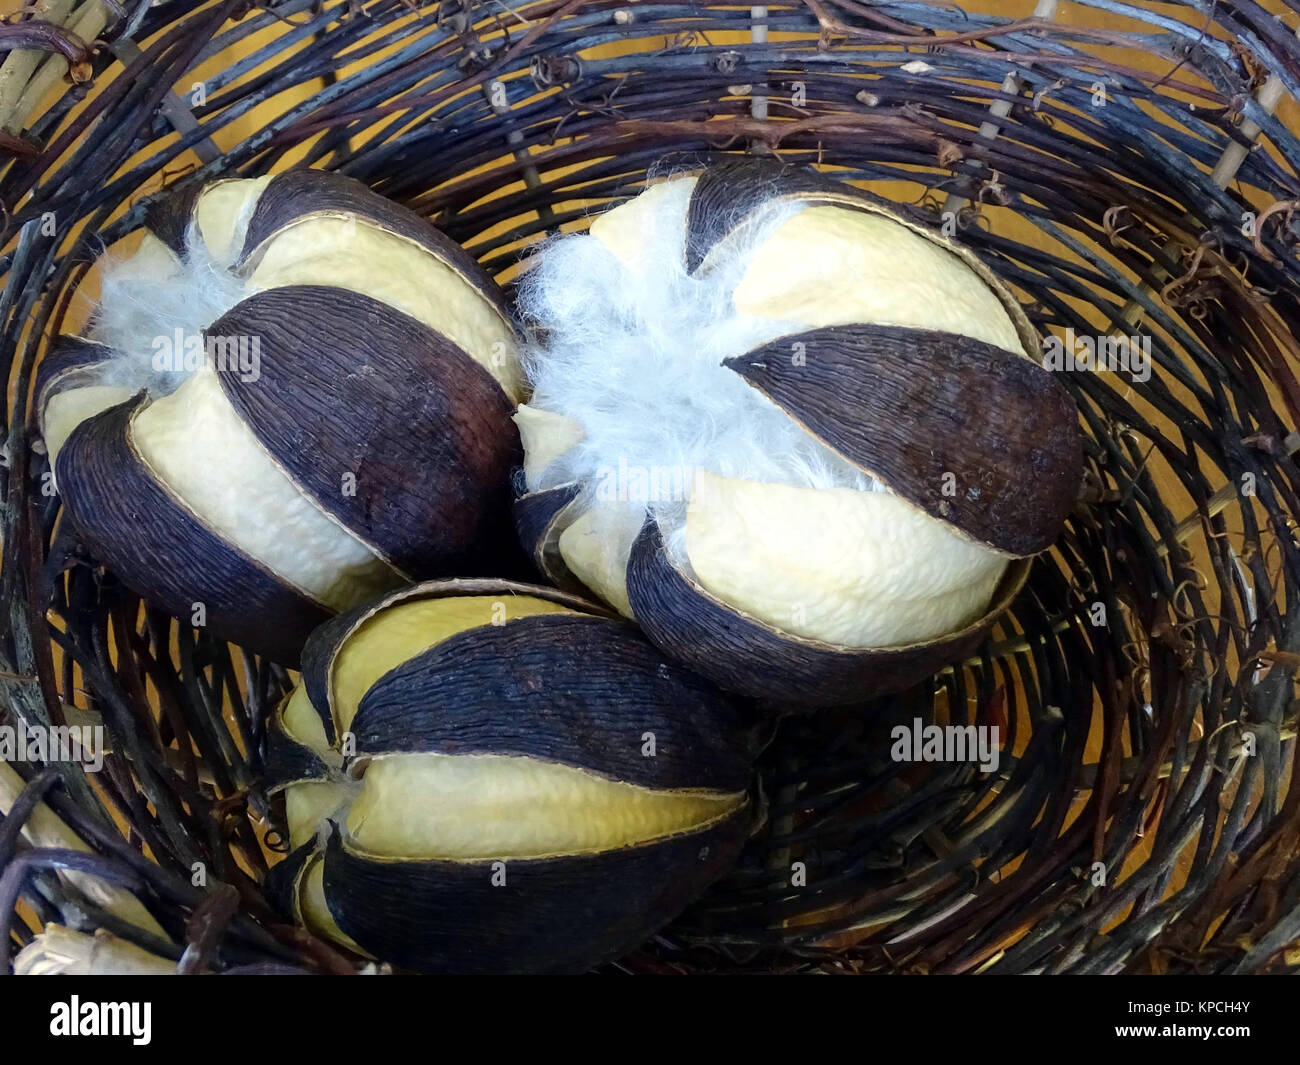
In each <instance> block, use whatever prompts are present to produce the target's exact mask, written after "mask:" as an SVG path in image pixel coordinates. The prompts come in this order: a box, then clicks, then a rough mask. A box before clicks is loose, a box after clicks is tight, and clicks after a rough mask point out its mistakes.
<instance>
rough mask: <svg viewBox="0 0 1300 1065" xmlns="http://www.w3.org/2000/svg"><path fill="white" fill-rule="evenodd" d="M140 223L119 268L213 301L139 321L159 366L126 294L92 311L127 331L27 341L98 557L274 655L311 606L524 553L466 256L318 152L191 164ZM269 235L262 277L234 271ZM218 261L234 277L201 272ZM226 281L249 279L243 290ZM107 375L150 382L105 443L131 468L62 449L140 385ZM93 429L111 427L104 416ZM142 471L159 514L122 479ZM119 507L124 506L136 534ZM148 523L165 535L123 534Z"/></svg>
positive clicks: (54, 443)
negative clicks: (255, 161) (211, 169)
mask: <svg viewBox="0 0 1300 1065" xmlns="http://www.w3.org/2000/svg"><path fill="white" fill-rule="evenodd" d="M208 193H213V194H214V197H215V198H208ZM244 218H247V219H248V225H247V226H246V227H245V226H243V225H242V223H241V219H244ZM340 218H343V219H345V220H346V222H347V223H348V224H347V225H345V226H343V227H340V226H339V225H338V224H337V223H338V221H339V219H340ZM313 220H315V221H317V222H322V223H323V224H322V225H318V226H313V225H311V223H312V222H313ZM146 225H147V226H148V228H149V229H150V230H151V232H152V238H151V242H150V243H147V244H146V245H142V249H141V252H140V253H139V259H138V262H137V264H136V266H135V267H133V268H132V269H133V270H137V271H138V272H136V273H132V272H130V271H128V272H127V273H125V274H123V275H120V276H119V278H118V279H117V284H118V285H123V284H131V285H134V284H144V285H145V286H146V288H148V286H150V285H155V284H156V285H158V286H159V291H161V292H164V293H165V294H166V297H165V299H163V300H162V302H163V303H167V304H168V305H169V306H170V303H168V301H173V302H174V301H176V300H177V299H178V298H182V297H184V296H185V295H186V294H187V291H188V290H187V289H186V288H185V286H187V285H189V286H202V291H201V292H200V291H199V290H198V289H195V290H194V291H195V300H194V302H195V305H196V306H198V307H206V308H223V307H225V308H229V309H228V310H225V311H224V313H216V310H215V309H214V310H212V311H211V312H210V316H211V317H214V318H215V320H214V321H210V322H205V321H196V322H194V323H193V328H192V329H187V330H180V329H176V330H174V333H175V334H176V335H177V337H179V339H178V340H176V341H173V337H172V335H171V334H172V332H173V330H172V328H171V326H170V325H168V326H167V330H166V332H167V334H168V335H166V336H162V337H155V338H153V340H154V342H155V352H158V350H159V348H158V345H157V343H156V341H158V340H159V339H164V340H167V341H168V342H169V347H168V348H167V349H166V350H168V351H171V355H170V356H169V357H168V359H167V360H165V361H164V362H163V363H162V364H160V363H159V361H158V359H157V357H155V359H154V363H153V366H152V371H153V372H152V375H150V373H149V372H148V370H147V369H146V368H145V367H144V366H143V363H142V359H141V357H140V356H139V354H138V351H139V348H138V344H139V343H141V342H142V341H141V337H140V336H138V335H135V332H137V331H138V330H139V329H140V328H143V327H144V326H145V325H149V324H150V323H149V322H148V321H147V314H146V313H145V312H143V311H141V312H138V313H135V314H134V316H132V315H118V316H114V315H113V314H111V313H101V315H100V316H99V319H97V323H96V329H97V330H98V332H97V333H96V334H95V335H96V336H97V337H103V336H110V335H111V336H112V337H114V338H116V340H115V342H117V343H118V344H119V345H120V347H121V348H122V350H121V351H115V350H114V349H113V348H111V347H109V346H106V345H104V344H99V343H94V342H91V341H87V340H82V339H80V338H63V339H61V340H60V342H59V343H58V345H57V346H56V347H55V348H54V349H53V350H51V352H49V353H48V355H47V357H46V358H45V359H44V360H43V362H42V364H41V369H40V378H39V380H38V382H37V397H36V401H37V412H38V418H39V419H40V422H41V427H42V435H43V437H44V440H45V444H46V447H47V450H48V451H49V453H50V454H51V456H52V464H53V466H54V468H55V471H56V474H57V482H58V487H59V489H60V492H61V494H62V496H63V498H64V502H65V503H66V504H67V509H68V513H69V515H70V517H71V520H72V521H74V522H75V523H76V525H77V527H78V530H79V532H80V533H81V535H82V538H83V539H84V541H85V542H86V544H87V546H88V547H90V548H91V550H92V553H93V554H94V555H95V557H96V559H97V560H98V561H101V562H103V563H104V564H106V565H109V566H112V567H114V568H118V567H121V568H122V572H121V574H120V575H121V576H122V578H123V580H124V581H125V582H126V583H127V584H128V585H129V586H130V587H132V588H133V589H134V590H135V591H137V592H139V593H140V594H141V595H142V596H143V597H144V598H146V599H147V600H149V601H150V602H152V603H154V604H156V605H158V606H160V607H162V608H164V609H166V610H168V611H169V612H172V613H175V614H177V615H178V616H179V617H181V618H182V619H183V620H188V619H190V618H191V615H192V609H191V607H192V605H193V604H194V603H198V602H202V603H203V604H204V606H205V607H206V613H207V617H206V620H205V621H201V622H198V623H200V624H206V625H207V626H208V627H209V628H211V629H212V631H213V632H214V633H216V634H217V635H218V636H220V637H222V638H223V639H228V640H230V641H232V642H235V643H238V644H240V645H241V646H243V647H244V648H245V649H247V650H249V651H252V652H255V653H259V654H266V655H269V656H271V657H274V658H276V659H277V660H279V661H282V662H285V663H286V664H296V662H297V661H298V655H299V652H300V649H301V644H302V641H303V640H304V639H305V637H306V635H307V634H308V633H309V632H310V631H311V630H312V629H313V628H315V627H318V626H319V624H320V623H321V622H322V621H323V620H324V619H325V618H326V617H328V616H329V615H330V614H332V613H334V612H335V611H337V610H340V609H347V608H349V607H351V606H352V605H354V604H356V603H357V602H361V601H364V600H365V599H368V598H370V597H371V596H373V595H374V594H376V593H378V592H382V591H383V590H386V589H389V588H392V587H395V586H397V585H400V584H401V583H404V582H405V581H408V580H411V579H419V578H428V577H434V576H443V575H448V574H451V573H474V572H494V573H501V572H505V573H512V572H515V570H516V569H519V568H520V567H521V564H522V560H520V559H519V558H518V551H517V548H516V546H515V544H514V542H513V540H512V538H511V537H510V535H509V527H510V522H509V517H508V509H509V506H510V502H511V499H510V496H511V493H510V474H511V471H512V470H513V468H514V467H515V466H516V465H517V464H518V462H519V459H520V445H519V439H518V432H517V430H516V429H515V427H514V424H513V423H512V422H511V413H512V411H513V407H514V401H513V391H512V390H513V389H514V388H515V387H516V385H517V374H518V367H517V361H516V354H515V351H514V342H515V334H514V327H513V324H512V323H511V322H510V320H509V318H508V316H507V314H506V305H505V301H504V297H503V296H502V294H501V292H500V291H499V289H498V288H497V286H496V285H495V283H494V282H493V281H492V279H491V278H490V277H489V276H488V275H487V274H486V273H484V271H483V270H482V269H481V268H480V267H479V266H478V265H477V263H475V262H474V261H473V259H472V257H470V256H469V255H468V254H467V253H465V252H464V251H463V249H461V248H459V246H458V245H456V244H455V243H454V242H453V241H450V240H448V239H447V238H446V237H445V236H443V235H442V234H440V233H439V232H438V231H437V230H435V229H434V228H433V227H432V226H431V225H429V223H428V222H426V221H424V220H423V219H421V218H419V217H418V216H416V215H414V214H413V213H411V212H409V211H407V210H406V209H404V208H402V207H399V206H398V205H396V204H393V203H391V202H389V201H387V200H385V199H384V198H383V197H380V196H377V195H376V194H374V193H373V192H371V191H370V190H369V189H367V188H365V186H363V185H361V184H360V183H359V182H356V181H354V180H352V179H349V178H344V177H341V176H339V175H335V174H328V173H323V172H318V171H291V172H288V173H285V174H281V175H278V176H275V177H273V178H267V179H262V178H259V179H251V180H247V179H230V180H225V181H218V182H215V183H212V184H209V185H197V184H191V185H189V186H188V187H186V188H184V189H183V190H182V191H180V192H177V193H176V194H174V195H171V196H168V197H164V198H162V199H161V200H159V201H158V202H157V203H155V204H154V206H153V207H152V208H151V209H150V211H149V212H148V217H147V219H146ZM299 227H302V228H299ZM280 237H285V238H286V241H287V242H286V243H285V244H284V245H278V244H277V239H278V238H280ZM237 243H238V244H239V247H236V246H235V245H236V244H237ZM163 246H165V248H166V249H170V254H169V253H168V252H165V251H164V250H163ZM277 247H278V248H279V255H280V257H279V259H276V260H275V261H274V262H273V263H272V266H271V267H270V268H269V270H268V272H267V276H264V277H259V278H256V279H254V278H252V277H251V276H250V275H247V274H245V273H244V272H243V271H244V270H245V269H252V268H254V267H255V265H256V264H255V261H254V260H257V259H258V258H259V257H265V256H267V255H272V256H274V255H276V254H277V252H276V249H277ZM245 248H246V249H247V252H248V254H247V255H244V256H243V257H242V258H243V261H242V262H239V261H236V260H238V259H240V257H241V249H245ZM354 252H356V254H354ZM390 258H391V259H392V260H393V263H398V264H399V265H393V263H390V262H389V261H388V260H389V259H390ZM402 264H404V265H402ZM109 269H110V270H112V269H115V267H110V268H109ZM214 271H228V272H229V278H228V279H226V278H223V279H222V281H221V283H219V284H218V283H215V282H214V281H213V272H214ZM421 271H423V272H421ZM412 272H413V273H414V275H416V276H415V280H414V282H413V281H412ZM295 273H297V274H301V275H302V276H305V277H311V276H316V275H320V274H324V275H325V277H324V280H323V282H319V280H318V282H311V283H295V281H294V280H293V279H294V276H295ZM227 282H228V283H227ZM241 288H242V289H243V290H244V291H246V292H247V291H250V290H252V291H253V294H252V295H249V296H248V297H247V298H244V299H242V300H241V299H239V293H240V289H241ZM115 291H118V290H117V289H113V288H112V287H111V286H107V284H106V292H115ZM151 291H152V290H151ZM376 293H377V294H376ZM381 297H382V298H381ZM106 298H110V297H106ZM145 304H146V301H143V300H142V301H141V306H144V305H145ZM398 304H401V306H398ZM142 320H144V321H143V324H141V322H142ZM168 321H170V319H168ZM124 323H125V324H124ZM444 328H446V329H449V330H451V331H452V332H455V333H456V337H455V338H451V337H448V336H447V335H445V334H444V332H442V329H444ZM199 339H202V341H203V346H202V350H197V349H194V348H193V346H192V345H191V344H190V341H191V340H199ZM174 344H180V345H182V346H183V350H184V359H183V360H182V359H181V358H180V355H181V350H180V349H177V350H172V346H174ZM199 356H201V358H199ZM192 357H193V362H191V358H192ZM115 360H116V361H115ZM179 363H183V365H181V364H179ZM168 371H175V372H177V373H178V374H181V375H182V376H178V378H177V380H178V382H179V383H178V384H173V383H172V382H169V381H167V380H166V379H165V377H164V374H165V373H166V372H168ZM124 381H137V382H138V383H139V384H140V386H141V387H144V388H146V390H147V394H148V398H147V400H144V399H141V400H138V401H137V408H138V409H135V410H134V412H133V414H132V416H131V418H132V419H135V417H136V415H137V414H138V415H140V418H139V420H138V426H137V432H136V435H135V443H136V445H137V446H135V447H134V448H131V447H127V446H124V445H122V444H121V441H117V442H116V444H115V445H114V446H115V450H114V451H113V452H112V454H113V455H114V456H116V459H114V460H113V461H116V460H120V461H123V462H130V463H132V464H133V468H132V469H131V470H128V471H121V472H119V471H116V470H115V469H114V468H113V467H112V461H110V460H109V458H108V456H105V455H101V456H95V457H94V458H93V460H92V459H91V458H90V457H89V456H88V455H87V450H86V447H87V445H86V439H87V438H86V437H85V436H84V435H83V436H82V437H81V439H80V444H79V446H78V447H77V448H76V449H74V450H73V451H72V452H70V454H69V455H67V456H65V455H63V454H62V453H61V450H60V449H61V448H62V447H63V445H64V442H65V441H66V440H67V439H68V437H69V434H71V433H72V432H73V427H74V426H78V425H84V424H85V422H86V420H87V419H88V418H91V417H92V416H93V415H94V414H96V413H98V412H100V411H102V410H104V409H105V408H106V407H108V406H111V405H113V404H117V403H120V402H122V401H123V400H124V399H125V398H127V397H129V396H130V395H132V394H133V392H134V391H135V388H134V387H127V386H126V385H124V384H122V383H121V382H124ZM191 426H193V429H191ZM95 439H96V440H97V441H99V442H100V443H102V444H103V445H104V446H109V444H108V441H107V438H105V437H104V434H103V432H102V431H100V432H98V433H97V434H96V436H95ZM95 446H99V444H96V445H95ZM77 467H82V468H77ZM218 468H221V469H223V471H224V472H222V473H214V472H213V471H214V470H216V469H218ZM92 480H95V481H97V482H99V483H95V484H93V485H92V484H91V481H92ZM145 484H147V485H149V486H151V487H150V494H149V495H148V497H147V498H148V501H149V502H148V505H149V506H152V505H155V503H156V505H158V506H160V507H163V508H164V509H165V513H161V514H158V515H153V514H145V509H146V503H145V501H143V500H130V499H123V498H121V497H122V496H123V493H124V491H129V490H131V489H127V488H124V485H129V486H139V485H145ZM232 485H238V486H239V488H243V489H247V490H246V491H236V490H232ZM74 496H78V497H79V498H73V497H74ZM110 496H114V497H117V498H116V500H115V502H114V504H113V505H110V504H109V503H107V502H105V501H106V500H107V499H108V498H109V497H110ZM101 508H102V509H103V516H102V517H101V513H100V511H101ZM123 508H129V510H130V513H131V514H132V515H133V516H135V517H136V519H137V521H136V523H135V526H136V527H135V528H133V529H132V531H131V532H130V533H129V534H128V532H127V531H126V529H127V527H128V526H127V524H126V523H125V522H124V521H122V520H119V517H120V514H119V512H121V511H123ZM191 526H193V527H192V528H191ZM164 528H166V529H167V530H168V533H169V535H170V536H171V541H170V542H169V543H168V544H166V545H151V544H148V543H140V542H139V541H140V540H142V539H143V538H144V537H147V536H148V535H151V533H152V531H154V530H157V531H162V530H163V529H164ZM141 530H143V532H142V531H141ZM281 534H282V535H281ZM123 537H128V538H129V539H130V540H131V542H129V543H119V542H117V541H118V540H119V539H121V538H123ZM178 545H181V546H180V547H178ZM199 548H202V549H201V550H200V549H199ZM233 560H238V562H237V563H236V562H235V561H233ZM210 569H219V570H220V571H221V572H219V573H218V572H208V571H209V570H210ZM277 603H278V604H280V605H278V606H277V605H276V604H277ZM264 611H266V612H269V613H267V615H266V616H260V615H261V614H262V613H263V612H264Z"/></svg>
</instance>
